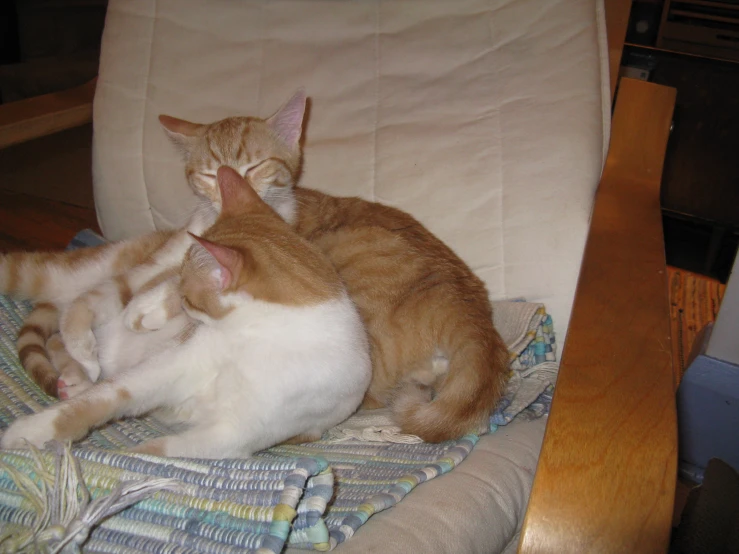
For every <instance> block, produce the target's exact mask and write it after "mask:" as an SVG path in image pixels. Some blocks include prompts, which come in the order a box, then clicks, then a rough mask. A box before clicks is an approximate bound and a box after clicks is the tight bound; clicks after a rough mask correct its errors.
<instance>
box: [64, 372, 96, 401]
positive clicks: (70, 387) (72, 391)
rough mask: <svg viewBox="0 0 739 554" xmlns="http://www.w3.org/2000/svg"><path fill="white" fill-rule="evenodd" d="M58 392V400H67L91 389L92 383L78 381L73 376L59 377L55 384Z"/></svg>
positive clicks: (83, 380)
mask: <svg viewBox="0 0 739 554" xmlns="http://www.w3.org/2000/svg"><path fill="white" fill-rule="evenodd" d="M56 387H57V391H58V392H59V400H69V399H70V398H74V397H75V396H78V395H80V394H82V393H83V392H85V391H86V390H87V389H89V388H90V387H92V381H90V380H89V379H86V378H85V379H78V378H77V376H75V375H68V376H66V377H65V376H62V377H59V380H58V381H57V384H56Z"/></svg>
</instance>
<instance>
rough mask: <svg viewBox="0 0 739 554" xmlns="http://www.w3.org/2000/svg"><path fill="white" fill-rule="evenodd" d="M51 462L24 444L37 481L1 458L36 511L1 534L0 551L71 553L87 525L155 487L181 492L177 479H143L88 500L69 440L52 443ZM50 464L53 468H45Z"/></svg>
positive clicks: (86, 531)
mask: <svg viewBox="0 0 739 554" xmlns="http://www.w3.org/2000/svg"><path fill="white" fill-rule="evenodd" d="M49 447H50V449H51V453H52V455H53V463H52V464H50V463H49V462H48V461H46V460H45V457H44V456H43V454H42V452H41V451H39V450H38V449H37V448H35V447H33V446H32V445H29V448H30V449H31V453H32V456H33V458H34V463H35V467H34V472H35V473H36V475H37V476H38V483H37V482H36V481H34V480H33V479H32V478H31V477H29V476H28V475H26V474H24V473H22V472H20V471H18V470H17V469H16V468H14V467H12V466H11V465H10V464H8V463H5V462H4V461H2V460H0V468H2V469H3V470H4V471H6V472H7V473H8V475H9V476H10V478H11V479H12V481H13V483H15V485H16V486H17V487H18V491H19V492H20V494H21V495H22V496H23V497H24V499H25V500H26V501H27V502H28V503H29V504H30V506H31V508H32V509H33V511H34V512H35V518H34V522H33V524H32V525H31V527H30V528H25V529H24V530H23V531H21V532H18V529H17V528H16V529H9V530H8V531H7V532H6V533H5V534H2V535H0V552H3V553H6V552H7V553H11V552H28V553H31V552H33V553H37V552H43V553H48V554H58V553H62V554H71V553H78V552H80V546H81V545H82V544H83V543H84V542H85V541H86V540H87V539H88V538H89V536H90V532H91V531H92V529H93V528H94V527H95V526H96V525H98V524H99V523H101V522H102V521H103V520H104V519H106V518H107V517H109V516H111V515H113V514H116V513H118V512H120V511H121V510H124V509H125V508H127V507H129V506H131V505H132V504H135V503H136V502H139V501H140V500H144V499H146V498H148V497H150V496H151V495H153V494H154V493H156V492H158V491H160V490H165V489H166V490H171V491H183V489H184V485H183V484H182V483H180V482H179V481H177V480H176V479H166V478H146V479H141V480H137V481H124V482H121V483H119V484H118V485H117V486H116V487H115V489H113V490H112V491H111V492H110V494H108V495H106V496H103V497H100V498H96V499H95V500H92V501H91V497H90V491H89V490H88V488H87V485H85V482H84V480H83V478H82V471H81V470H80V466H79V463H78V461H77V459H76V458H75V457H74V454H73V453H72V446H71V444H70V443H67V444H65V445H62V444H61V443H59V442H55V441H53V442H51V443H49V445H47V448H49ZM50 466H53V468H54V471H53V472H52V471H50Z"/></svg>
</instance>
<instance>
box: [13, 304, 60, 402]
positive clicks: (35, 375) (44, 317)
mask: <svg viewBox="0 0 739 554" xmlns="http://www.w3.org/2000/svg"><path fill="white" fill-rule="evenodd" d="M58 331H59V310H58V308H57V307H56V306H55V305H54V304H49V303H44V302H40V303H38V304H36V306H35V307H34V309H33V311H32V312H31V313H30V314H28V317H27V318H26V320H25V321H24V322H23V327H21V330H20V332H19V333H18V358H19V359H20V361H21V364H22V365H23V367H24V368H25V370H26V373H28V375H29V376H30V377H31V379H33V380H34V381H35V382H36V384H37V385H38V386H39V387H41V389H42V390H43V391H44V392H45V393H46V394H48V395H50V396H57V381H58V379H59V375H58V373H57V371H56V369H55V368H54V365H53V364H52V363H51V360H50V359H49V354H48V352H47V349H46V341H47V340H49V337H51V336H52V335H53V334H55V333H57V332H58Z"/></svg>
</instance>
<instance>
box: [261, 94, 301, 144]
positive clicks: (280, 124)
mask: <svg viewBox="0 0 739 554" xmlns="http://www.w3.org/2000/svg"><path fill="white" fill-rule="evenodd" d="M305 100H306V98H305V90H304V89H302V88H301V89H298V91H297V92H296V93H295V94H293V97H292V98H290V100H288V102H287V104H285V105H284V106H282V108H280V111H278V112H277V113H276V114H275V115H273V116H272V117H270V118H269V119H268V120H267V123H268V124H269V126H270V127H271V128H272V130H273V131H274V132H275V134H276V135H277V136H278V137H280V139H282V140H283V142H284V143H285V144H286V145H287V146H289V147H290V148H295V147H297V145H298V142H299V141H300V135H301V134H302V132H303V117H304V116H305Z"/></svg>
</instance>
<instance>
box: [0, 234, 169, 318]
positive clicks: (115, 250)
mask: <svg viewBox="0 0 739 554" xmlns="http://www.w3.org/2000/svg"><path fill="white" fill-rule="evenodd" d="M170 236H171V232H156V233H150V234H148V235H144V236H142V237H137V238H135V239H130V240H127V241H122V242H114V243H109V244H104V245H101V246H96V247H93V248H80V249H78V250H70V251H64V252H8V253H6V254H0V294H9V295H12V296H17V297H21V298H27V299H29V300H36V301H40V302H52V303H59V304H63V303H67V302H70V301H72V300H74V299H75V298H77V296H79V295H80V294H81V293H83V292H84V291H86V290H89V289H90V288H92V287H94V286H95V285H97V284H98V283H100V282H101V281H103V280H104V279H107V278H110V277H114V276H116V275H119V274H121V273H123V272H125V271H128V270H129V269H130V268H132V267H134V266H136V265H138V264H140V263H143V262H144V261H145V260H146V259H147V258H148V257H149V255H151V253H152V252H154V251H155V250H156V249H157V248H159V247H160V246H161V245H162V244H164V242H165V241H166V240H167V239H168V238H169V237H170Z"/></svg>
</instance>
